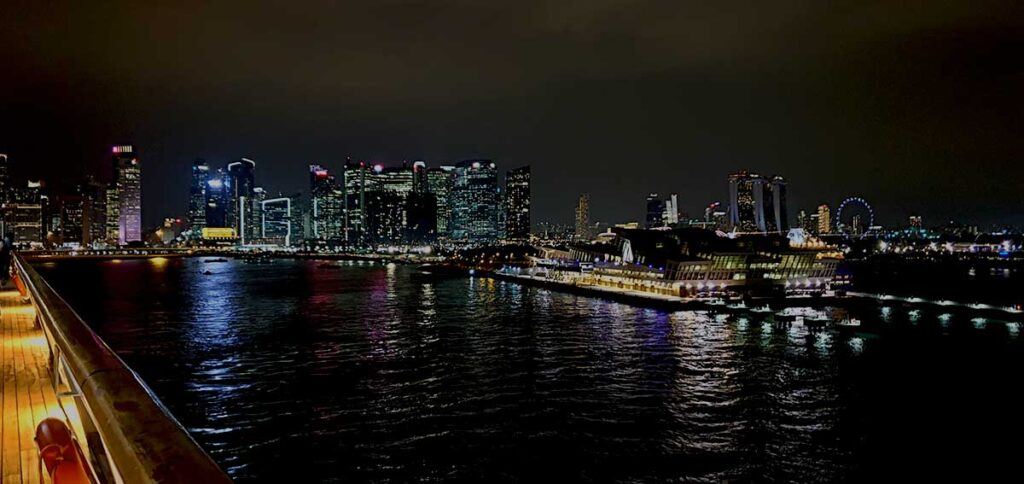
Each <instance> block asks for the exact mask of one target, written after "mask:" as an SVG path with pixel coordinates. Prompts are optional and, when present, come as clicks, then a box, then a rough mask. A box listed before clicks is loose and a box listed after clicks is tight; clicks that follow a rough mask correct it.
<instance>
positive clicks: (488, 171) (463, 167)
mask: <svg viewBox="0 0 1024 484" xmlns="http://www.w3.org/2000/svg"><path fill="white" fill-rule="evenodd" d="M502 212H503V210H502V205H501V197H500V196H499V194H498V168H497V165H495V164H494V162H493V161H490V160H467V161H463V162H460V163H459V164H457V165H456V166H455V181H454V186H453V189H452V227H451V234H452V235H451V238H452V240H456V241H460V242H466V243H471V244H492V243H495V242H497V241H498V238H499V236H500V233H501V227H500V222H501V219H502V216H501V214H502Z"/></svg>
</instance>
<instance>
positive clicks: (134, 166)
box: [108, 145, 142, 245]
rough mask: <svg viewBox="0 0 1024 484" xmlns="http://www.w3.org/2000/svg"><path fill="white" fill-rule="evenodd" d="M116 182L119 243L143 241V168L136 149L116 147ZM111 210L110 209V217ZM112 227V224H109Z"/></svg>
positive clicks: (114, 163) (129, 146) (114, 186)
mask: <svg viewBox="0 0 1024 484" xmlns="http://www.w3.org/2000/svg"><path fill="white" fill-rule="evenodd" d="M112 151H113V165H114V183H113V188H114V190H116V192H117V193H116V198H117V200H116V201H117V204H118V205H117V210H116V215H117V217H116V218H117V244H118V245H125V244H127V243H129V242H141V241H142V169H141V167H140V166H139V158H138V156H136V153H135V148H134V147H133V146H131V145H121V146H115V147H113V149H112ZM109 215H110V212H109V211H108V216H109ZM108 228H109V225H108Z"/></svg>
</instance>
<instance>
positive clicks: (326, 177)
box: [309, 165, 345, 245]
mask: <svg viewBox="0 0 1024 484" xmlns="http://www.w3.org/2000/svg"><path fill="white" fill-rule="evenodd" d="M309 199H310V200H309V202H310V222H311V223H312V229H313V230H312V234H311V235H312V237H313V239H315V240H317V241H320V242H323V243H327V244H329V245H334V244H338V243H340V242H342V232H343V227H344V222H345V218H344V217H345V210H344V205H345V204H344V192H343V191H342V190H341V187H339V186H338V183H337V181H336V180H335V178H334V175H331V174H330V173H328V172H327V170H326V169H324V168H323V167H322V166H320V165H310V166H309Z"/></svg>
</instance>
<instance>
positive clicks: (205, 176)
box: [188, 160, 210, 237]
mask: <svg viewBox="0 0 1024 484" xmlns="http://www.w3.org/2000/svg"><path fill="white" fill-rule="evenodd" d="M209 181H210V166H209V165H207V164H206V161H205V160H196V161H194V162H192V183H191V185H190V186H189V189H188V226H189V230H191V231H192V236H193V237H198V236H199V235H200V234H201V233H202V230H203V228H204V227H206V187H207V183H209Z"/></svg>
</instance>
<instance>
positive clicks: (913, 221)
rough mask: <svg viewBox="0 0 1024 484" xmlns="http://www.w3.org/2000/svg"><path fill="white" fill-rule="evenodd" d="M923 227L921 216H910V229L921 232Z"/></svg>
mask: <svg viewBox="0 0 1024 484" xmlns="http://www.w3.org/2000/svg"><path fill="white" fill-rule="evenodd" d="M922 226H923V223H922V221H921V216H920V215H911V216H910V228H912V229H917V230H921V228H922Z"/></svg>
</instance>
